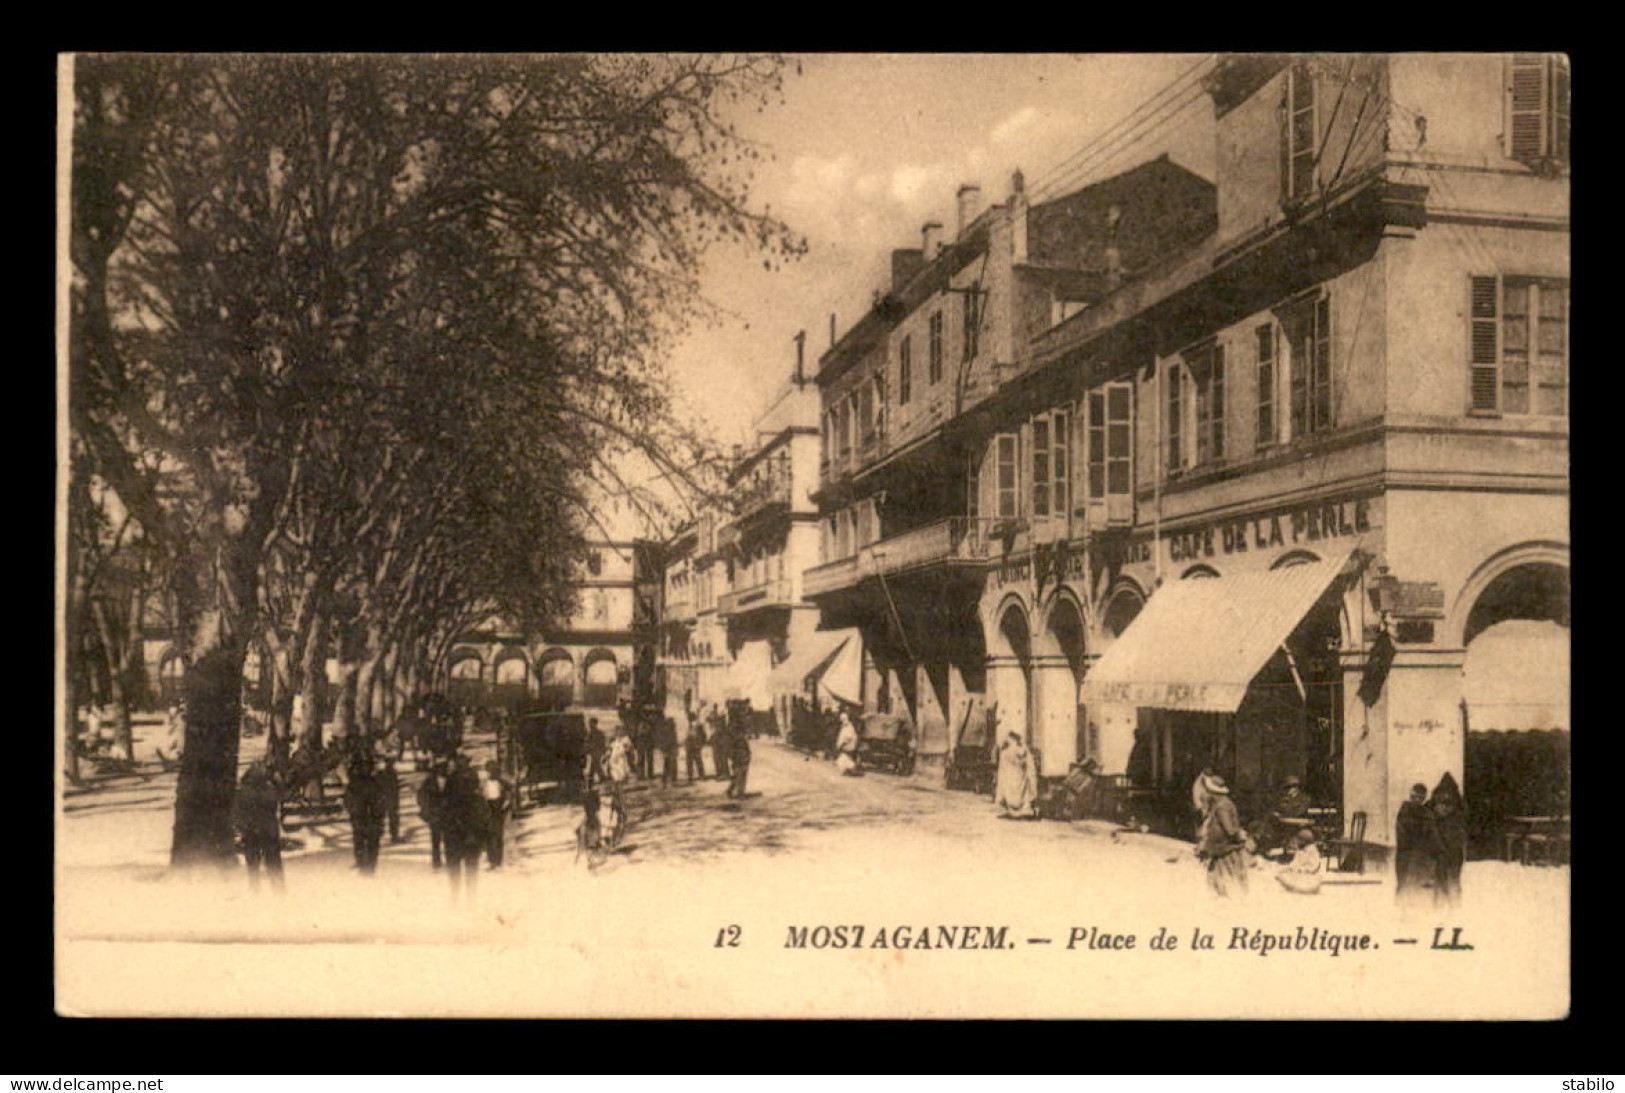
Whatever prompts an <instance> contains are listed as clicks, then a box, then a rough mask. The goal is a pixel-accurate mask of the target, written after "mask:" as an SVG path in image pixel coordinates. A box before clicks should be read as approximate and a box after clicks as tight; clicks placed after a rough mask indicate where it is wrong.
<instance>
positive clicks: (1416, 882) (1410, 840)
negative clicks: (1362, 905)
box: [1394, 782, 1438, 905]
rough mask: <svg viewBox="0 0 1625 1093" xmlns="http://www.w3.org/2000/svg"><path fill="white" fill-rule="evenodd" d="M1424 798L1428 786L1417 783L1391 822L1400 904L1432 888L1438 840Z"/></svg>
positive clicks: (1415, 898) (1395, 886) (1395, 876)
mask: <svg viewBox="0 0 1625 1093" xmlns="http://www.w3.org/2000/svg"><path fill="white" fill-rule="evenodd" d="M1427 799H1428V787H1427V786H1425V785H1423V784H1422V783H1421V782H1418V783H1416V784H1415V785H1414V786H1412V787H1411V796H1410V799H1409V800H1407V801H1406V802H1405V803H1404V804H1402V805H1400V806H1399V815H1398V816H1397V817H1395V819H1394V896H1395V898H1396V899H1398V900H1399V902H1400V903H1402V904H1407V905H1410V904H1415V903H1416V902H1417V901H1418V900H1419V899H1421V898H1422V897H1423V896H1425V895H1426V893H1427V892H1428V890H1429V889H1431V888H1432V887H1433V865H1434V858H1435V856H1436V849H1437V844H1438V839H1437V833H1436V826H1437V825H1436V824H1435V823H1434V818H1433V813H1432V812H1431V811H1430V810H1429V809H1428V806H1427Z"/></svg>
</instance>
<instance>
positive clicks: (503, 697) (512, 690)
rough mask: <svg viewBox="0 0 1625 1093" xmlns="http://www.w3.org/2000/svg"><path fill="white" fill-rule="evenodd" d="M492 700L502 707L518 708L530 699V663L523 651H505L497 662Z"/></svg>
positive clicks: (498, 657)
mask: <svg viewBox="0 0 1625 1093" xmlns="http://www.w3.org/2000/svg"><path fill="white" fill-rule="evenodd" d="M492 698H493V700H494V701H495V702H496V703H497V704H498V705H500V706H508V707H518V706H521V705H524V704H525V703H526V702H527V701H529V699H530V663H529V662H528V661H527V660H526V659H525V654H524V652H523V650H520V649H504V650H503V651H502V652H501V653H500V654H498V656H497V660H496V682H495V686H494V687H493V688H492Z"/></svg>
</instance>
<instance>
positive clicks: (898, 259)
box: [891, 250, 925, 292]
mask: <svg viewBox="0 0 1625 1093" xmlns="http://www.w3.org/2000/svg"><path fill="white" fill-rule="evenodd" d="M923 265H925V255H924V253H923V252H921V251H917V250H894V251H892V252H891V290H892V291H893V292H898V291H900V290H901V289H902V287H903V286H904V285H906V284H908V283H909V281H910V280H912V279H913V277H914V275H915V274H916V273H918V272H920V267H921V266H923Z"/></svg>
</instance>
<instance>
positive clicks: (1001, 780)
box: [993, 730, 1038, 820]
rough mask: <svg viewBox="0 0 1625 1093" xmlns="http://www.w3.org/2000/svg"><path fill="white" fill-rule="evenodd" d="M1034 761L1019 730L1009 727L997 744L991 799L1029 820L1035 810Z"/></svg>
mask: <svg viewBox="0 0 1625 1093" xmlns="http://www.w3.org/2000/svg"><path fill="white" fill-rule="evenodd" d="M1037 801H1038V764H1037V763H1036V761H1034V759H1033V753H1032V750H1031V749H1030V748H1028V747H1027V743H1026V741H1024V740H1022V739H1021V734H1020V733H1018V732H1015V731H1013V730H1012V731H1011V732H1010V733H1009V735H1007V736H1006V737H1005V739H1004V743H1003V744H1000V745H999V775H998V779H997V781H996V782H995V784H994V787H993V803H994V804H996V805H998V806H999V807H1000V808H1002V809H1003V810H1004V815H1005V816H1007V817H1009V818H1011V819H1015V820H1031V819H1034V818H1035V817H1036V816H1037V815H1038V813H1037V811H1036V809H1035V807H1034V806H1035V805H1036V803H1037Z"/></svg>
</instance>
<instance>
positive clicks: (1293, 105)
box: [1281, 61, 1317, 205]
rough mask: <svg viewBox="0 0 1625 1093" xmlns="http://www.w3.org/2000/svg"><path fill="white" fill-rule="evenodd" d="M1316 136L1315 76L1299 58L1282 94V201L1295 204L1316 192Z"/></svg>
mask: <svg viewBox="0 0 1625 1093" xmlns="http://www.w3.org/2000/svg"><path fill="white" fill-rule="evenodd" d="M1316 137H1317V134H1316V130H1315V81H1314V76H1313V74H1312V73H1311V71H1310V67H1309V65H1308V64H1307V63H1305V62H1301V61H1300V62H1299V63H1297V64H1294V65H1292V66H1291V67H1290V68H1288V69H1287V77H1286V88H1285V89H1284V93H1283V94H1282V98H1281V202H1282V204H1286V205H1291V204H1296V203H1297V202H1299V201H1303V200H1304V199H1306V198H1308V197H1310V196H1311V195H1312V194H1313V193H1314V188H1315V156H1316V152H1317V148H1316V144H1317V139H1316Z"/></svg>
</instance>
